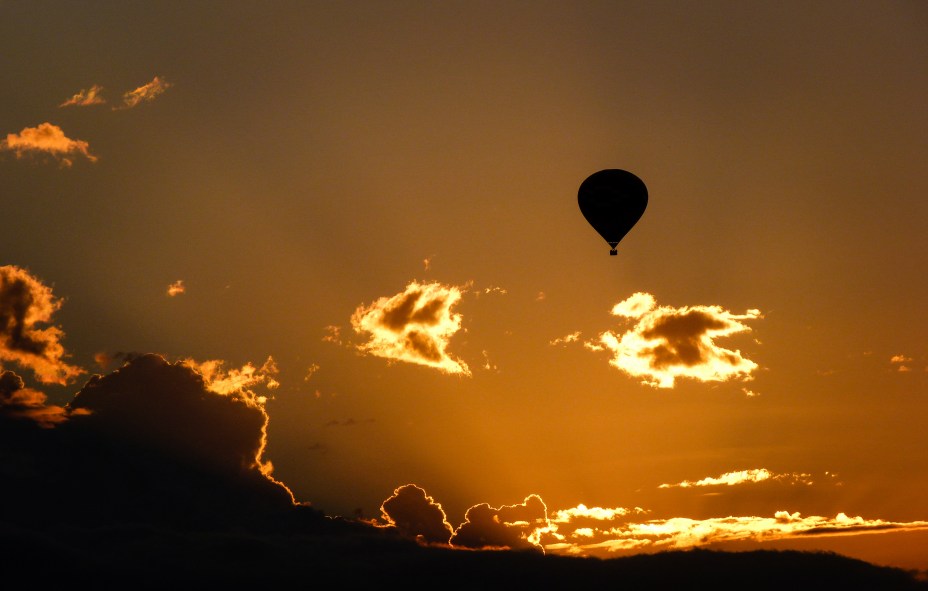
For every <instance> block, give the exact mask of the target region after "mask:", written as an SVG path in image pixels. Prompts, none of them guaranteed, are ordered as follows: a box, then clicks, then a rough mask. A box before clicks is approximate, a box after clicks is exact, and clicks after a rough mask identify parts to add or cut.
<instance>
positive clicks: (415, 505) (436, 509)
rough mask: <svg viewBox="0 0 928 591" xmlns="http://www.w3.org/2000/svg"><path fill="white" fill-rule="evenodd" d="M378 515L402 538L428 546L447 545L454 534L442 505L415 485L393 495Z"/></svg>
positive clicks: (403, 488)
mask: <svg viewBox="0 0 928 591" xmlns="http://www.w3.org/2000/svg"><path fill="white" fill-rule="evenodd" d="M380 512H381V514H382V515H383V517H384V519H385V520H386V521H387V522H388V523H389V524H390V525H393V526H394V527H396V529H397V530H398V531H399V532H400V534H401V535H403V536H404V537H407V538H411V539H415V540H418V541H420V542H425V543H430V544H447V543H448V540H449V539H450V538H451V535H452V533H454V530H453V528H452V527H451V524H450V523H448V519H447V516H446V515H445V511H444V509H442V506H441V504H439V503H437V502H435V500H434V499H433V498H432V497H430V496H428V494H426V492H425V490H424V489H422V488H419V487H418V486H416V485H415V484H406V485H404V486H401V487H399V488H397V489H396V490H394V491H393V495H392V496H390V498H388V499H387V500H385V501H384V502H383V504H382V505H381V506H380Z"/></svg>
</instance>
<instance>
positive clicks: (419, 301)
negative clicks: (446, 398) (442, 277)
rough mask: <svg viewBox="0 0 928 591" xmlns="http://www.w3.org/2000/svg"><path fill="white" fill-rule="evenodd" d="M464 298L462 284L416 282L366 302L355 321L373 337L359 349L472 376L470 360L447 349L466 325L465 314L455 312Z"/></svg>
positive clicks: (369, 336) (352, 322)
mask: <svg viewBox="0 0 928 591" xmlns="http://www.w3.org/2000/svg"><path fill="white" fill-rule="evenodd" d="M460 299H461V290H460V289H459V288H457V287H454V286H446V285H442V284H441V283H437V282H433V283H423V284H420V283H418V282H416V281H412V282H411V283H409V285H407V286H406V289H405V290H404V291H403V292H401V293H398V294H396V295H394V296H392V297H382V298H380V299H378V300H377V301H375V302H374V303H372V304H371V305H369V306H364V305H361V306H359V307H358V308H357V309H356V310H355V312H354V314H353V315H352V317H351V325H352V326H353V327H354V330H355V332H356V333H358V334H362V335H366V336H367V338H368V340H367V342H366V343H364V344H362V345H360V346H359V347H358V348H359V349H360V350H361V351H364V352H367V353H370V354H372V355H376V356H378V357H384V358H387V359H391V360H396V361H405V362H409V363H417V364H420V365H426V366H428V367H433V368H435V369H438V370H440V371H443V372H445V373H449V374H462V375H470V369H469V368H468V367H467V364H466V363H464V361H462V360H460V359H455V358H453V357H451V356H450V355H449V354H448V353H447V352H446V349H447V347H448V343H449V341H450V339H451V337H452V336H453V335H454V334H455V333H456V332H457V331H458V330H460V328H461V315H460V314H457V313H454V312H452V311H451V309H452V308H453V307H454V305H455V304H456V303H457V302H458V300H460Z"/></svg>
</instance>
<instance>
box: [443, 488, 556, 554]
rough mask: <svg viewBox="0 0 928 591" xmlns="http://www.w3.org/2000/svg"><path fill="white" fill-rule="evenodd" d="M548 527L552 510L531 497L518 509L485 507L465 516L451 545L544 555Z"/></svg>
mask: <svg viewBox="0 0 928 591" xmlns="http://www.w3.org/2000/svg"><path fill="white" fill-rule="evenodd" d="M548 526H549V523H548V509H547V507H546V506H545V503H544V501H542V500H541V497H539V496H538V495H529V496H527V497H525V500H524V501H523V502H522V503H520V504H518V505H504V506H502V507H500V508H498V509H495V508H493V507H491V506H490V505H488V504H486V503H481V504H479V505H474V506H473V507H471V508H470V509H468V510H467V512H466V513H465V514H464V523H462V524H461V525H460V526H458V528H457V529H456V530H455V532H454V535H453V536H452V537H451V545H453V546H461V547H465V548H509V549H512V550H540V551H544V550H543V548H542V546H541V544H540V543H539V535H540V532H544V531H547V528H548Z"/></svg>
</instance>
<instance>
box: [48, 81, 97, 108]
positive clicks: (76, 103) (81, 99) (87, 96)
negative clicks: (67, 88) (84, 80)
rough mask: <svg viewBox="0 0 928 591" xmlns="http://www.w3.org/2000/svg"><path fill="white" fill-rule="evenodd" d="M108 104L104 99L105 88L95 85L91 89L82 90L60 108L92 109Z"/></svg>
mask: <svg viewBox="0 0 928 591" xmlns="http://www.w3.org/2000/svg"><path fill="white" fill-rule="evenodd" d="M104 103H106V99H104V98H103V87H102V86H100V85H98V84H94V85H93V86H91V87H90V88H82V89H81V90H80V91H79V92H78V93H77V94H75V95H74V96H72V97H71V98H69V99H68V100H66V101H64V102H63V103H61V104H60V105H58V106H59V107H91V106H93V105H102V104H104Z"/></svg>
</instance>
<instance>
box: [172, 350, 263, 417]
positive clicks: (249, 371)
mask: <svg viewBox="0 0 928 591" xmlns="http://www.w3.org/2000/svg"><path fill="white" fill-rule="evenodd" d="M182 363H183V364H184V365H186V366H187V367H189V368H191V369H193V370H194V371H196V372H197V373H198V374H200V375H201V376H202V377H203V380H204V381H205V382H206V387H207V388H208V389H209V390H210V391H211V392H215V393H216V394H222V395H225V396H228V395H230V394H233V393H236V394H238V395H240V396H242V397H243V398H247V399H248V400H250V401H251V402H252V403H254V404H257V405H259V406H260V405H263V404H264V403H265V402H266V401H267V397H265V396H258V395H256V394H255V393H254V392H253V391H251V388H254V387H255V386H258V385H260V384H263V385H264V387H265V388H267V389H268V390H274V389H276V388H278V387H279V386H280V382H278V381H277V380H276V379H275V378H274V376H275V375H277V373H279V370H278V368H277V363H276V362H275V361H274V358H273V357H270V356H269V357H268V358H267V360H266V361H265V362H264V363H263V364H262V365H261V367H255V366H254V364H252V363H251V362H248V363H246V364H245V365H243V366H242V367H241V368H234V367H233V368H232V369H228V370H227V369H225V368H224V367H223V366H224V365H225V362H224V361H222V360H220V359H209V360H207V361H202V362H199V361H196V360H194V359H190V358H187V359H184V360H183V361H182Z"/></svg>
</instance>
